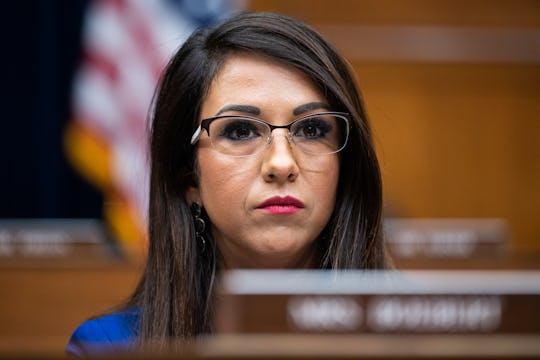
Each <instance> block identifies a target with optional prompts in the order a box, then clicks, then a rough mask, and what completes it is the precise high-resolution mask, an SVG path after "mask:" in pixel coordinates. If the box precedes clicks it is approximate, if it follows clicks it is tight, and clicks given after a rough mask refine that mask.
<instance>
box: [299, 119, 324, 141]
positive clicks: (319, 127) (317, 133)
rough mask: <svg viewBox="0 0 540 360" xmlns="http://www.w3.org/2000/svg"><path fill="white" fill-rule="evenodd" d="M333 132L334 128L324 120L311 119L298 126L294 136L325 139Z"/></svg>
mask: <svg viewBox="0 0 540 360" xmlns="http://www.w3.org/2000/svg"><path fill="white" fill-rule="evenodd" d="M331 130H332V126H331V125H330V124H329V123H328V122H327V121H325V120H323V119H310V120H306V121H303V122H302V123H301V124H299V125H298V128H297V129H296V131H295V132H294V136H299V137H303V138H307V139H318V138H323V137H325V136H326V134H327V133H329V132H330V131H331Z"/></svg>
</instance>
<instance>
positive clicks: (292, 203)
mask: <svg viewBox="0 0 540 360" xmlns="http://www.w3.org/2000/svg"><path fill="white" fill-rule="evenodd" d="M303 207H304V203H303V202H301V201H300V200H298V199H296V198H294V197H292V196H285V197H281V196H274V197H271V198H269V199H266V200H265V201H264V202H262V203H261V204H260V205H259V206H257V209H262V210H266V211H268V212H269V213H271V214H293V213H295V212H297V211H298V210H300V209H302V208H303Z"/></svg>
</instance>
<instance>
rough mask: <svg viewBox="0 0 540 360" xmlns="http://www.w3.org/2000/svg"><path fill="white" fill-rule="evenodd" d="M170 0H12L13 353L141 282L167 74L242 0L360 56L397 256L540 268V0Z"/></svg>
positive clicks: (7, 55) (4, 309) (7, 197)
mask: <svg viewBox="0 0 540 360" xmlns="http://www.w3.org/2000/svg"><path fill="white" fill-rule="evenodd" d="M160 3H161V2H160V1H155V2H154V1H152V2H150V1H149V2H144V1H107V0H103V1H91V0H84V1H83V0H71V1H55V0H51V1H44V0H43V1H37V0H36V1H29V2H23V3H21V2H7V3H6V4H4V5H2V8H3V11H2V14H3V21H2V26H3V27H4V29H3V30H4V31H3V33H4V43H5V46H4V49H5V50H4V52H3V53H4V64H5V65H6V66H5V70H6V71H5V74H6V76H5V79H7V80H6V81H5V82H4V84H3V86H4V92H3V94H4V95H3V97H2V109H3V110H4V116H3V120H2V121H1V128H0V139H1V141H0V144H1V145H0V146H1V149H0V156H1V164H2V169H3V171H2V176H0V291H1V292H2V296H1V300H0V351H1V350H3V349H4V350H5V349H16V348H18V347H24V346H28V344H29V343H32V344H33V345H32V346H33V347H34V348H35V349H44V348H48V349H51V350H53V351H57V350H61V349H62V347H63V345H64V344H65V343H66V342H67V339H68V337H69V334H70V333H71V331H72V330H73V329H74V328H75V326H76V325H77V324H78V323H80V322H81V321H82V320H84V319H85V318H87V317H88V316H90V315H92V314H95V313H98V312H100V311H103V310H105V309H107V308H108V307H110V306H113V305H115V304H117V303H118V302H119V301H121V300H122V299H124V298H125V297H126V296H128V295H129V294H130V292H131V291H132V289H133V287H134V286H135V284H136V281H137V277H138V274H139V272H140V268H141V263H142V261H141V259H143V258H144V244H145V239H144V231H143V229H144V211H143V209H144V206H145V203H146V197H145V194H144V191H142V192H141V189H145V175H144V169H145V166H146V159H145V150H146V149H145V144H144V136H145V135H144V131H145V126H146V125H145V122H144V121H145V118H146V111H147V106H148V105H149V101H150V99H149V98H150V97H151V94H152V91H153V87H154V86H155V81H157V77H158V75H159V71H160V69H161V68H162V66H163V64H164V63H165V62H166V59H167V58H168V56H169V55H170V54H171V53H172V51H173V50H174V49H175V48H177V47H178V46H179V45H180V44H181V41H182V40H183V39H184V38H185V37H186V36H187V35H189V33H190V31H191V30H192V29H193V28H195V27H196V26H200V25H204V24H210V23H213V22H216V21H219V19H221V18H223V17H225V16H227V15H228V14H230V13H231V12H234V11H236V10H240V9H247V10H264V11H277V12H282V13H286V14H289V15H292V16H295V17H298V18H300V19H302V20H304V21H306V22H307V23H309V24H311V25H312V26H314V27H315V28H316V29H317V30H319V31H320V32H321V33H322V34H323V35H324V36H326V37H327V38H328V39H329V40H330V42H332V43H333V44H334V45H335V46H336V48H337V49H338V50H339V51H340V52H341V53H342V54H343V55H344V56H345V58H346V59H347V60H348V61H349V62H350V65H351V66H352V68H354V70H355V73H356V75H357V80H358V83H359V86H360V88H361V90H362V93H363V97H364V101H365V104H366V107H367V110H368V114H369V116H370V121H371V123H372V126H373V129H374V135H375V141H376V146H377V151H378V154H379V156H380V161H381V167H382V172H383V181H384V191H385V215H386V216H387V218H388V226H387V232H388V235H389V241H390V243H391V244H394V245H393V251H394V253H395V256H396V263H397V264H398V265H402V266H403V267H424V268H425V267H444V266H445V264H446V266H447V267H452V266H455V267H456V268H459V267H466V268H478V267H481V268H499V267H504V268H538V266H539V265H540V264H539V261H538V259H539V254H540V221H539V220H540V219H539V215H538V211H537V207H538V206H539V205H540V186H539V184H540V146H539V139H540V137H539V135H538V134H539V133H540V120H539V117H538V114H539V113H540V3H539V2H538V1H533V0H515V1H507V0H495V1H465V0H453V1H449V0H404V1H400V2H396V1H390V0H378V1H375V0H357V1H354V0H334V1H331V2H330V1H324V0H294V1H279V0H273V1H272V0H244V1H230V2H227V1H222V2H220V1H188V0H186V1H163V3H166V5H164V7H161V8H160V5H158V4H160ZM134 4H138V5H135V6H134ZM133 8H134V9H135V10H133ZM161 16H162V17H161ZM100 18H101V20H100V21H102V22H100V21H97V20H96V19H100ZM113 50H116V51H117V52H116V53H115V51H113ZM139 56H140V57H139ZM96 79H97V80H96ZM135 90H137V91H135ZM139 90H140V91H139ZM50 219H54V221H52V222H51V221H43V220H50ZM404 221H405V222H404ZM66 229H67V230H66ZM81 229H83V230H81ZM29 230H32V231H33V232H32V231H29ZM25 231H26V232H25ZM44 233H45V234H49V235H50V236H49V237H48V238H45V239H44V238H43V236H41V235H39V234H44ZM59 234H60V235H59ZM40 236H41V237H40ZM45 243H46V244H45ZM434 243H436V244H439V245H440V244H443V245H444V246H443V247H440V246H439V247H436V246H433V244H434ZM36 244H37V245H36ZM403 244H405V247H404V245H403ZM456 244H457V245H459V246H457V247H456V246H455V245H456ZM413 248H415V249H417V250H418V251H412V250H411V249H413ZM426 249H428V250H426ZM441 260H442V261H441Z"/></svg>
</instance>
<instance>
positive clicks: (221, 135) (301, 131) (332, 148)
mask: <svg viewBox="0 0 540 360" xmlns="http://www.w3.org/2000/svg"><path fill="white" fill-rule="evenodd" d="M288 128H289V134H290V137H289V138H290V140H292V142H294V144H295V145H296V146H298V147H299V148H300V149H302V150H303V151H304V152H307V153H312V154H331V153H335V152H338V151H340V150H341V149H342V148H343V147H344V146H345V143H346V141H347V136H348V123H347V120H346V119H345V118H344V117H342V116H339V115H333V114H316V115H313V116H309V117H306V118H303V119H300V120H297V121H295V122H293V123H292V124H290V125H289V127H288ZM209 133H210V140H211V142H212V145H213V146H214V147H215V148H216V150H218V151H219V152H221V153H224V154H228V155H233V156H243V155H250V154H254V153H256V152H258V151H260V150H262V149H263V148H264V147H265V146H266V144H268V143H269V142H270V141H271V136H272V129H271V128H270V126H269V125H268V124H266V123H265V122H263V121H260V120H256V119H251V118H244V117H226V118H220V119H216V120H214V121H212V123H211V124H210V128H209Z"/></svg>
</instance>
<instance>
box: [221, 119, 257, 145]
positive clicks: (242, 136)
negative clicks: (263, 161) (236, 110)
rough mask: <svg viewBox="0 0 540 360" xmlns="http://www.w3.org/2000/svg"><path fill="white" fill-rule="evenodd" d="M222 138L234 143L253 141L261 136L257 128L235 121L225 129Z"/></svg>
mask: <svg viewBox="0 0 540 360" xmlns="http://www.w3.org/2000/svg"><path fill="white" fill-rule="evenodd" d="M220 136H222V137H225V138H227V139H228V140H233V141H242V140H251V139H254V138H256V137H258V136H259V132H258V131H257V127H256V126H254V125H253V124H249V123H247V122H245V121H235V122H232V123H230V124H227V125H226V126H225V127H223V130H222V131H221V133H220Z"/></svg>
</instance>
